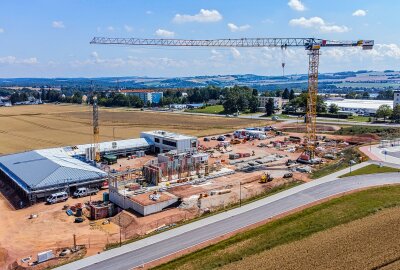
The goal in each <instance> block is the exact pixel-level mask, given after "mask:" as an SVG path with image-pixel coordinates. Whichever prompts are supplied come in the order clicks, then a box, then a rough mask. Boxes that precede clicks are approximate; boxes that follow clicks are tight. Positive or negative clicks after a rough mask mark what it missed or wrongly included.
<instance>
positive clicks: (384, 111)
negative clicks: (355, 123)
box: [376, 105, 393, 122]
mask: <svg viewBox="0 0 400 270" xmlns="http://www.w3.org/2000/svg"><path fill="white" fill-rule="evenodd" d="M392 113H393V110H392V109H391V108H390V107H389V105H381V106H379V108H378V110H377V111H376V117H378V118H383V121H384V122H386V118H388V117H390V116H391V115H392Z"/></svg>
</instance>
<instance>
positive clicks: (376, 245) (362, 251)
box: [223, 207, 400, 270]
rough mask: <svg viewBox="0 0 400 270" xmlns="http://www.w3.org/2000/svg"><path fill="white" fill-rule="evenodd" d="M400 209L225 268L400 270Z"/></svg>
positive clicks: (277, 248) (382, 213)
mask: <svg viewBox="0 0 400 270" xmlns="http://www.w3.org/2000/svg"><path fill="white" fill-rule="evenodd" d="M399 224H400V208H398V207H397V208H392V209H387V210H383V211H381V212H378V213H377V214H374V215H372V216H368V217H365V218H363V219H359V220H356V221H353V222H350V223H348V224H344V225H340V226H337V227H335V228H332V229H329V230H326V231H322V232H319V233H316V234H314V235H312V236H310V237H308V238H305V239H303V240H300V241H296V242H293V243H290V244H286V245H282V246H278V247H276V248H273V249H270V250H267V251H264V252H261V253H259V254H256V255H253V256H249V257H246V258H244V259H243V260H241V261H239V262H235V263H232V264H228V265H226V266H225V267H223V269H282V270H285V269H288V270H289V269H299V270H302V269H304V270H306V269H307V270H308V269H321V270H322V269H382V270H383V269H385V270H389V269H400V255H399V254H400V241H399V240H398V239H399V237H400V230H399Z"/></svg>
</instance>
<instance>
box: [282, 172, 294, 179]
mask: <svg viewBox="0 0 400 270" xmlns="http://www.w3.org/2000/svg"><path fill="white" fill-rule="evenodd" d="M291 177H293V173H291V172H289V173H285V174H284V175H283V178H291Z"/></svg>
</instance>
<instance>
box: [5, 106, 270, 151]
mask: <svg viewBox="0 0 400 270" xmlns="http://www.w3.org/2000/svg"><path fill="white" fill-rule="evenodd" d="M91 110H92V108H91V107H90V106H85V105H64V104H61V105H54V104H44V105H31V106H14V107H1V108H0V155H1V154H8V153H14V152H21V151H27V150H32V149H40V148H48V147H59V146H67V145H75V144H84V143H92V140H93V139H92V112H91ZM99 111H100V117H99V118H100V140H101V141H111V140H113V134H114V135H115V139H127V138H137V137H138V136H139V134H140V132H141V131H145V130H154V129H164V130H168V131H174V132H181V133H184V134H189V135H195V136H205V135H211V134H219V133H224V132H228V131H232V130H234V129H237V128H241V127H246V126H252V125H257V124H258V125H260V121H259V120H251V119H239V118H225V117H213V116H200V115H187V114H185V115H184V114H177V113H165V112H147V111H138V110H132V109H126V108H113V109H111V108H100V109H99ZM264 124H266V123H264Z"/></svg>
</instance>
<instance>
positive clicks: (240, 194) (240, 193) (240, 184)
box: [239, 182, 242, 207]
mask: <svg viewBox="0 0 400 270" xmlns="http://www.w3.org/2000/svg"><path fill="white" fill-rule="evenodd" d="M239 207H242V182H239Z"/></svg>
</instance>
